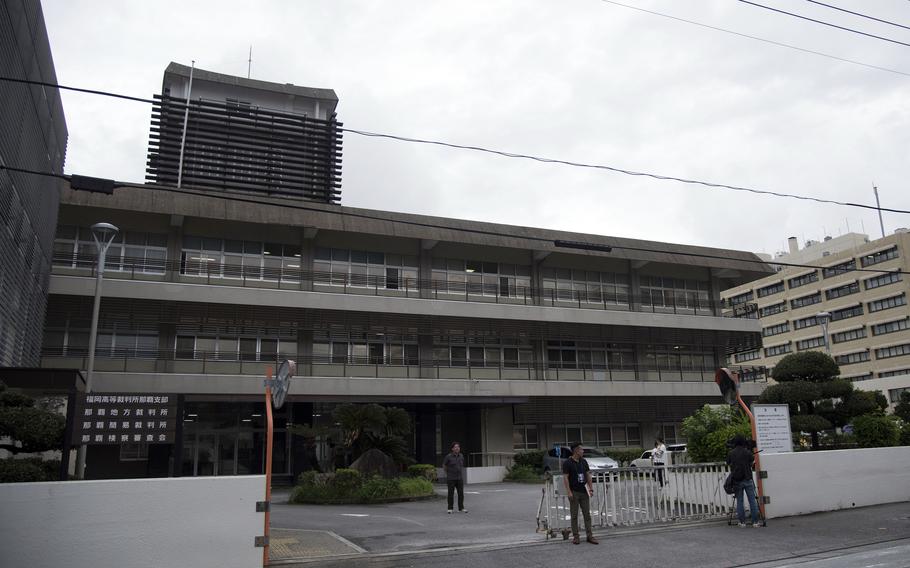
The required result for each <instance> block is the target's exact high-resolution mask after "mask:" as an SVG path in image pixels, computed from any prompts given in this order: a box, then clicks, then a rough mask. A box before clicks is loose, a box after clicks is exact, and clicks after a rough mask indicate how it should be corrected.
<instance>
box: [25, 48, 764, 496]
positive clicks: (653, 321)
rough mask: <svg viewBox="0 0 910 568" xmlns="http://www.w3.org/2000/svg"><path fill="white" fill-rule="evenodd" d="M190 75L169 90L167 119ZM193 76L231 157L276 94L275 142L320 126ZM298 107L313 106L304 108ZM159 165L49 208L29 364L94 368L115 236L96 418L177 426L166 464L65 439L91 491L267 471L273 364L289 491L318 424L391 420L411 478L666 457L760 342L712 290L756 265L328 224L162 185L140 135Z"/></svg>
mask: <svg viewBox="0 0 910 568" xmlns="http://www.w3.org/2000/svg"><path fill="white" fill-rule="evenodd" d="M187 71H188V70H186V69H185V68H179V67H175V66H174V65H173V64H172V65H171V66H169V67H168V71H167V72H166V74H165V82H164V88H165V90H166V91H167V90H168V89H170V91H169V93H170V94H169V95H167V96H173V94H174V91H175V90H180V89H179V88H178V87H177V86H176V85H177V83H179V81H182V80H183V77H184V75H186V79H187V81H188V72H187ZM196 73H199V74H198V75H197V74H196ZM197 77H198V78H200V79H199V80H202V79H205V80H207V81H208V82H207V83H205V84H206V88H207V89H208V90H207V91H204V94H203V95H202V96H203V97H204V98H205V99H206V101H205V102H206V105H205V106H204V107H200V108H201V110H200V111H201V112H205V113H208V112H210V110H211V109H213V108H218V109H220V111H219V112H221V113H222V114H224V113H227V115H228V116H229V117H230V118H231V121H233V119H234V117H236V116H237V113H238V112H239V113H240V114H241V115H243V116H240V118H239V119H238V120H240V122H241V126H240V128H241V129H242V131H243V136H244V137H245V138H247V139H254V138H256V137H257V136H259V135H260V134H261V135H262V136H263V137H264V138H266V139H267V138H269V136H270V135H271V129H272V126H271V122H268V123H265V124H263V125H262V128H263V129H264V131H263V132H261V133H257V132H255V128H256V124H255V123H254V122H250V121H249V120H248V119H247V118H246V115H245V114H244V113H245V112H246V110H247V109H246V105H248V106H249V109H255V108H259V107H265V106H269V107H272V108H274V107H275V106H276V105H278V102H275V101H273V102H271V103H268V104H267V101H268V100H270V97H272V98H274V97H275V96H276V92H279V94H280V96H281V97H286V98H287V97H291V98H290V99H288V100H291V99H292V100H294V101H295V102H294V105H293V108H284V107H282V108H283V109H284V110H282V111H281V112H282V113H283V114H284V115H287V116H284V117H283V118H284V119H286V120H288V121H291V122H293V121H294V120H297V121H298V123H299V124H302V123H303V122H306V121H305V120H303V117H302V115H300V114H299V113H301V112H307V113H309V112H312V116H313V117H314V118H313V120H321V121H323V122H324V123H325V124H324V125H323V126H325V127H326V128H331V124H330V123H332V124H333V120H334V118H333V110H334V104H335V102H336V101H337V99H336V98H334V93H331V94H328V92H327V91H324V90H313V91H312V92H311V91H310V90H307V89H305V88H298V87H294V88H293V90H294V92H293V93H288V92H285V91H286V89H287V87H286V86H284V85H276V84H273V83H264V82H260V81H250V80H247V79H242V78H236V77H228V76H223V75H217V74H212V73H208V72H199V71H196V72H194V85H197V84H203V83H196V82H195V81H196V80H197ZM213 78H214V79H217V80H214V79H213ZM210 79H212V80H210ZM201 88H202V87H194V92H196V93H197V94H198V93H199V92H202V91H199V90H196V89H201ZM307 93H310V94H311V95H313V96H312V97H311V98H312V99H313V100H311V101H309V102H307V101H305V100H301V99H300V98H297V97H304V98H305V96H306V94H307ZM166 94H167V93H166ZM292 95H293V97H292ZM260 97H261V98H260ZM191 98H193V99H195V97H191ZM232 101H233V102H232ZM236 101H242V102H243V105H241V106H243V107H244V109H243V112H240V111H239V110H238V109H237V108H236V107H237V105H240V103H239V102H236ZM302 109H304V110H302ZM310 109H311V110H310ZM196 110H197V109H196V107H195V105H193V106H192V107H191V109H190V119H189V124H191V125H192V124H195V121H198V120H199V118H198V117H196V118H194V116H193V115H194V112H196ZM250 112H251V113H252V112H253V110H250ZM156 113H157V114H156V116H155V118H154V119H153V124H156V123H157V122H158V121H159V118H158V114H160V111H156ZM295 113H298V114H295ZM309 116H310V115H307V117H309ZM222 118H224V116H222V117H221V118H219V119H217V120H221V119H222ZM330 118H331V120H330ZM181 120H182V119H181ZM206 120H208V119H207V118H206ZM307 120H309V119H308V118H307ZM232 124H233V122H221V123H219V126H218V128H217V130H218V132H216V133H214V134H218V135H219V136H222V137H223V136H227V135H228V134H230V128H231V127H232V126H231V125H232ZM169 136H171V139H173V133H171V134H170V135H169ZM187 138H188V140H190V139H191V137H190V136H189V135H188V137H187ZM200 143H201V142H199V141H198V140H197V141H196V142H194V144H196V148H197V150H187V151H188V152H190V153H192V152H193V151H198V152H201V153H202V157H203V158H205V159H211V161H210V162H204V161H202V162H200V161H198V160H197V163H196V164H195V165H194V166H193V167H194V168H197V171H202V169H200V168H203V166H205V167H209V166H212V167H215V168H216V169H217V168H219V167H222V165H223V164H224V163H226V162H228V161H230V160H231V159H234V158H236V157H237V155H236V154H234V155H231V154H230V153H229V152H226V151H225V150H224V147H223V141H220V142H218V141H216V142H213V143H212V145H211V147H209V148H205V149H203V150H199V148H200V146H199V145H198V144H200ZM170 145H171V146H173V144H170ZM151 146H152V148H151V150H150V166H151V168H152V169H155V168H157V169H156V170H155V172H154V176H157V177H153V179H154V181H157V182H159V183H156V184H154V185H152V184H150V185H145V186H143V185H124V186H120V187H117V188H116V189H115V190H114V192H113V194H111V195H105V194H99V193H86V192H74V191H71V190H69V189H67V190H65V191H64V192H63V198H62V205H61V208H60V220H59V223H58V227H57V238H56V242H55V248H54V251H55V255H54V266H53V274H52V277H51V299H50V308H49V313H48V318H47V328H46V333H45V342H44V351H43V359H42V365H44V366H45V367H48V368H76V369H84V368H85V366H86V354H87V346H88V343H89V337H88V334H89V327H90V318H91V310H92V300H93V298H92V295H93V291H94V278H93V277H92V276H93V275H92V271H93V266H94V260H95V251H94V246H93V244H92V242H91V235H90V229H89V227H90V226H91V225H92V224H94V223H97V222H107V223H112V224H114V225H116V226H117V227H119V229H120V232H119V235H118V237H117V240H116V241H115V243H114V245H113V246H112V248H111V249H110V251H109V253H108V257H107V269H106V271H105V284H104V299H103V302H102V305H101V313H100V325H99V339H98V350H97V355H98V356H97V358H96V367H95V369H96V371H95V373H94V379H93V382H94V389H93V396H98V397H102V398H103V397H105V396H107V398H111V397H110V396H109V395H106V394H105V393H117V394H116V396H115V397H114V398H115V399H116V400H117V402H118V403H120V402H121V400H120V397H124V399H126V400H127V401H129V400H130V399H138V404H140V405H141V404H146V403H147V402H149V401H150V400H154V401H155V403H156V404H157V403H162V404H164V405H167V404H173V407H171V408H167V410H168V416H174V415H175V414H174V413H176V415H177V416H179V420H178V421H177V422H176V424H175V425H174V431H167V432H164V431H162V432H161V433H160V434H159V436H160V441H162V443H157V442H159V437H157V436H156V437H155V438H154V439H153V440H152V441H153V442H155V443H148V442H147V438H146V437H145V434H143V435H139V434H135V433H134V432H133V428H134V422H133V421H130V420H117V419H114V420H108V419H107V418H108V416H106V417H105V419H102V420H95V419H94V417H93V418H92V419H82V420H80V424H81V425H82V426H86V427H88V428H95V429H96V430H97V429H100V430H103V431H104V433H103V434H98V433H95V434H93V435H92V436H100V440H101V442H103V443H102V444H100V445H91V446H90V447H89V448H88V456H87V476H88V477H90V478H92V477H95V478H99V477H130V476H155V475H233V474H242V473H259V472H261V471H262V466H263V459H264V457H263V456H264V440H265V432H264V422H263V421H264V417H263V416H264V408H263V403H262V401H263V394H262V391H263V386H262V380H261V379H262V377H263V376H264V374H265V372H266V367H267V366H273V367H274V366H275V365H276V364H277V363H278V362H279V361H281V360H282V359H284V358H289V359H295V360H296V361H298V371H297V376H296V377H295V378H294V379H293V381H292V384H291V387H290V393H289V395H288V403H287V404H286V405H285V406H284V407H283V408H282V409H281V410H279V411H278V412H277V415H276V416H277V426H276V427H277V430H276V432H277V433H276V448H275V454H274V456H275V457H274V468H275V472H276V473H277V474H279V475H283V476H284V477H285V479H289V478H291V476H296V474H298V473H299V472H300V471H302V470H303V469H305V468H307V467H311V466H312V458H313V456H312V452H313V451H314V450H315V451H316V452H317V453H321V455H322V456H323V457H324V456H325V453H324V451H325V450H326V449H327V447H328V443H329V438H330V437H333V436H334V438H333V441H334V442H340V440H339V438H338V434H337V433H331V431H332V430H333V428H334V421H333V420H332V417H331V415H332V409H333V408H334V407H335V406H336V405H337V404H339V403H343V402H359V403H363V402H378V403H382V404H389V405H395V406H399V407H401V408H404V409H405V410H407V411H408V412H409V414H410V415H411V417H412V418H413V421H414V429H413V433H412V435H411V437H410V438H409V440H408V444H409V446H410V450H411V452H412V454H413V456H414V457H415V458H416V459H417V460H418V461H420V462H425V463H437V464H438V463H439V462H440V460H441V458H442V456H443V455H444V454H445V453H446V452H447V451H448V448H449V443H450V442H451V441H452V440H459V441H461V442H462V447H463V448H464V451H465V452H466V453H467V454H468V457H469V462H470V463H471V464H473V465H480V464H496V463H502V461H501V460H503V459H505V458H506V456H507V455H510V454H511V453H513V452H514V451H515V450H524V449H538V448H546V447H549V446H550V445H551V444H554V443H559V444H565V443H568V442H570V441H574V440H580V441H582V442H584V443H586V444H589V445H592V446H600V447H604V448H610V447H629V446H631V447H640V446H650V445H651V440H652V439H653V437H654V436H656V435H662V436H663V437H664V438H665V439H666V440H667V442H673V441H677V440H678V438H679V425H680V422H681V421H682V419H683V418H685V417H687V416H689V415H690V414H692V412H694V411H695V410H696V409H698V408H699V407H701V406H702V405H703V404H705V403H716V402H718V400H719V393H718V392H717V387H716V385H715V384H714V382H713V376H714V371H715V369H716V368H717V367H718V366H719V365H720V364H721V363H722V362H723V361H724V360H725V357H726V355H727V353H728V352H731V351H742V350H746V349H749V348H751V347H755V346H757V345H758V344H759V342H760V335H759V326H758V323H757V322H756V321H754V320H748V319H736V318H727V317H722V313H721V306H720V293H721V291H722V290H724V289H725V288H728V287H731V286H736V285H740V284H743V283H744V282H748V281H751V280H754V279H756V278H760V277H762V276H764V275H766V274H769V273H770V272H771V269H770V268H769V267H768V266H767V265H765V264H763V263H762V262H761V261H760V260H759V259H758V258H757V257H756V256H755V255H753V254H751V253H746V252H737V251H729V250H721V249H709V248H703V247H691V246H684V245H676V244H667V243H656V242H646V241H637V240H631V239H622V238H616V237H604V236H598V235H582V234H576V233H566V232H558V231H548V230H544V229H535V228H528V227H515V226H507V225H497V224H491V223H479V222H473V221H462V220H457V219H447V218H439V217H426V216H420V215H411V214H401V213H391V212H384V211H373V210H364V209H353V208H347V207H341V206H339V205H337V204H335V203H334V202H333V201H334V200H333V199H332V198H331V197H326V195H328V194H326V195H324V196H323V197H325V199H320V198H319V197H318V196H314V194H311V193H307V192H296V193H295V192H294V191H283V190H282V187H283V186H276V185H275V184H272V185H269V184H270V183H271V182H270V181H268V180H264V179H263V178H261V177H259V178H257V177H256V176H254V175H249V176H247V175H245V174H243V173H242V172H241V173H238V171H237V170H238V168H236V167H234V168H222V169H221V170H220V173H218V174H217V175H215V174H212V173H211V170H205V171H206V172H208V173H206V174H205V175H201V174H200V175H195V174H194V175H186V176H185V177H184V178H183V180H182V181H183V182H184V183H183V188H182V189H180V190H177V189H176V188H175V187H174V180H175V175H174V164H173V163H171V164H170V165H169V166H168V167H170V168H171V171H170V172H169V173H167V175H165V176H162V174H161V167H162V164H163V160H162V158H161V153H160V150H159V148H160V143H159V138H158V137H157V134H156V133H155V132H154V131H153V136H152V143H151ZM188 146H189V144H188ZM329 146H331V145H329ZM332 147H333V148H334V146H332ZM247 149H249V150H250V151H252V152H258V151H259V150H260V149H259V148H258V147H250V148H247ZM301 149H302V151H307V147H301ZM323 149H324V146H319V145H318V144H317V145H316V146H314V147H313V148H311V150H312V153H313V160H316V158H318V157H319V156H323V157H325V156H326V155H328V154H330V153H331V152H328V154H327V153H326V152H323ZM329 149H331V148H329ZM200 159H201V158H200ZM168 160H171V162H172V157H170V158H168ZM253 162H255V164H261V161H260V158H256V159H254V160H253ZM206 164H208V165H206ZM176 167H177V170H178V175H179V164H178V165H177V166H176ZM279 169H280V168H279ZM283 171H284V170H283ZM260 173H261V172H260ZM285 174H287V175H289V176H290V177H291V178H293V175H296V174H293V175H291V174H288V173H287V171H285ZM257 175H258V174H257ZM338 175H340V172H339V173H338ZM205 176H209V177H205ZM218 176H221V177H220V178H219V177H218ZM238 177H239V178H244V177H247V178H250V179H249V180H246V181H247V182H249V183H246V184H245V185H244V184H239V182H238V181H237V178H238ZM222 178H223V179H222ZM282 179H287V177H285V178H282ZM307 179H308V178H307ZM307 179H304V180H303V181H304V182H305V183H308V182H307ZM336 179H337V178H336ZM219 180H223V181H225V183H224V184H223V185H220V186H219V185H218V183H217V182H218V181H219ZM273 181H274V180H273ZM292 181H293V179H292ZM295 183H296V182H295ZM305 183H304V185H305ZM292 185H293V184H292ZM333 195H336V194H333ZM320 200H322V201H325V202H324V203H317V202H316V201H320ZM562 241H566V242H562ZM573 242H585V243H593V245H594V246H593V247H589V249H578V248H573V247H574V246H577V245H573ZM582 246H586V245H582ZM591 248H593V249H597V250H590V249H591ZM687 253H692V254H700V255H707V256H687ZM710 256H714V257H716V258H710ZM750 367H751V366H750ZM749 375H750V378H762V376H761V373H760V370H759V371H755V370H750V371H749ZM762 387H763V383H761V382H758V383H757V382H754V381H752V382H748V383H747V384H745V385H744V387H743V392H744V394H745V395H746V396H756V395H757V394H758V393H759V392H760V391H761V388H762ZM165 397H167V401H166V402H165V400H164V399H165ZM110 402H111V403H112V404H113V401H110ZM134 402H135V401H134ZM85 410H86V411H90V410H97V409H89V408H85ZM105 410H106V411H108V412H109V411H110V410H111V409H110V408H106V409H105ZM115 410H118V412H121V413H122V412H124V410H130V411H134V410H136V409H135V408H130V409H124V408H122V407H120V408H116V409H115ZM143 410H145V411H146V412H145V413H144V416H145V418H146V420H139V421H136V422H135V426H136V427H142V428H151V429H155V428H159V425H164V426H163V427H167V428H169V427H170V426H169V424H170V423H169V422H168V421H167V420H158V418H160V411H161V410H162V408H155V410H156V413H157V414H156V418H155V419H148V412H147V410H148V409H143ZM80 416H81V414H80ZM118 418H121V417H120V416H118ZM82 422H84V424H82ZM292 423H295V424H311V425H313V426H314V427H316V428H317V429H323V430H321V433H320V434H319V436H318V438H317V439H316V440H315V442H316V445H315V447H314V446H313V442H314V440H303V439H300V438H298V437H296V436H290V435H289V433H288V429H287V426H288V425H289V424H292ZM137 436H138V437H137ZM92 441H93V442H94V441H95V440H94V438H93V439H92ZM317 457H318V456H317Z"/></svg>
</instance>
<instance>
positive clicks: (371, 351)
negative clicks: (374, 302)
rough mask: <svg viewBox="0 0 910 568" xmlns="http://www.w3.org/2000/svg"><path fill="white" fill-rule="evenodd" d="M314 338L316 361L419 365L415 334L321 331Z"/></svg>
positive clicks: (314, 359) (349, 363)
mask: <svg viewBox="0 0 910 568" xmlns="http://www.w3.org/2000/svg"><path fill="white" fill-rule="evenodd" d="M314 335H315V337H314V338H313V361H314V362H315V363H336V364H348V365H409V366H414V365H419V364H420V351H419V348H418V346H417V336H416V334H415V335H394V334H385V333H380V334H374V333H344V334H341V335H338V336H333V335H332V334H331V333H329V332H325V331H322V332H317V333H316V334H314Z"/></svg>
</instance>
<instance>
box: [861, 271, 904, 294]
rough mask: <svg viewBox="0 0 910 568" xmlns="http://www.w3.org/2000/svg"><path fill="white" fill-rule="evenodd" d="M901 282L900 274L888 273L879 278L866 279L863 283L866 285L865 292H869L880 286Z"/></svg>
mask: <svg viewBox="0 0 910 568" xmlns="http://www.w3.org/2000/svg"><path fill="white" fill-rule="evenodd" d="M900 281H901V273H900V272H889V273H887V274H882V275H880V276H873V277H872V278H866V279H865V280H864V281H863V282H865V284H866V290H871V289H873V288H880V287H881V286H887V285H888V284H894V283H895V282H900Z"/></svg>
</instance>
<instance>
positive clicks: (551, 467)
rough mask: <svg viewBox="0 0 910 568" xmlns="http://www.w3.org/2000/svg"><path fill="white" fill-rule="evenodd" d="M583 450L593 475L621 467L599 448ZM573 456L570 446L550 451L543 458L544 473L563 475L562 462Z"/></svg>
mask: <svg viewBox="0 0 910 568" xmlns="http://www.w3.org/2000/svg"><path fill="white" fill-rule="evenodd" d="M583 449H584V451H585V460H587V462H588V467H590V468H591V472H592V473H597V472H600V471H606V470H608V469H615V468H618V467H619V463H617V461H616V460H614V459H613V458H611V457H610V456H608V455H607V454H605V453H603V452H601V451H600V450H598V449H597V448H584V447H583ZM557 450H558V451H557ZM571 456H572V450H571V448H569V447H568V446H560V447H559V448H550V451H548V452H547V453H546V455H544V457H543V471H544V473H562V462H564V461H566V460H567V459H569V457H571Z"/></svg>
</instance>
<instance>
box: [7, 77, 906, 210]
mask: <svg viewBox="0 0 910 568" xmlns="http://www.w3.org/2000/svg"><path fill="white" fill-rule="evenodd" d="M0 80H7V78H6V77H2V76H0ZM13 81H15V82H18V83H35V84H40V85H45V86H50V87H58V88H61V89H70V90H77V91H82V92H89V93H92V94H97V95H104V96H113V97H118V98H124V99H128V100H134V101H140V102H149V103H154V102H157V101H153V100H151V99H140V98H138V97H129V96H126V95H118V94H115V93H109V92H106V91H93V90H89V89H77V88H75V87H66V86H63V85H53V84H51V83H41V82H37V81H27V80H24V79H14V80H13ZM338 130H340V131H342V132H350V133H351V134H357V135H360V136H365V137H371V138H385V139H388V140H397V141H400V142H410V143H415V144H427V145H432V146H442V147H446V148H453V149H458V150H470V151H474V152H481V153H486V154H493V155H497V156H502V157H505V158H514V159H522V160H533V161H536V162H541V163H546V164H560V165H565V166H571V167H576V168H587V169H596V170H604V171H610V172H615V173H621V174H625V175H629V176H637V177H649V178H652V179H656V180H661V181H675V182H679V183H685V184H690V185H700V186H704V187H709V188H714V189H728V190H731V191H741V192H747V193H754V194H758V195H772V196H775V197H785V198H789V199H798V200H802V201H813V202H816V203H826V204H830V205H842V206H844V207H857V208H861V209H870V210H873V211H885V212H888V213H902V214H910V210H905V209H892V208H888V207H877V206H875V205H866V204H863V203H852V202H848V201H837V200H834V199H824V198H821V197H810V196H806V195H797V194H793V193H784V192H778V191H770V190H763V189H755V188H750V187H743V186H737V185H728V184H723V183H714V182H708V181H702V180H694V179H688V178H681V177H676V176H668V175H661V174H655V173H650V172H639V171H635V170H627V169H624V168H619V167H616V166H609V165H606V164H591V163H586V162H574V161H569V160H561V159H557V158H545V157H541V156H534V155H531V154H519V153H515V152H506V151H504V150H496V149H492V148H485V147H482V146H472V145H466V144H455V143H452V142H443V141H440V140H428V139H423V138H412V137H407V136H398V135H394V134H383V133H380V132H369V131H365V130H357V129H353V128H342V127H339V128H338Z"/></svg>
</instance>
